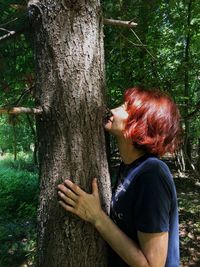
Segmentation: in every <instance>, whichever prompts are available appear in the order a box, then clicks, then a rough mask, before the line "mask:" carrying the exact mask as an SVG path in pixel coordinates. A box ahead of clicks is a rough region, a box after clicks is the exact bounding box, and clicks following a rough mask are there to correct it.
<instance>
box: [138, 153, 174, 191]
mask: <svg viewBox="0 0 200 267" xmlns="http://www.w3.org/2000/svg"><path fill="white" fill-rule="evenodd" d="M137 180H138V181H139V182H142V183H146V184H152V183H162V184H163V183H164V184H167V185H168V186H170V187H171V186H172V185H173V176H172V173H171V171H170V169H169V167H168V166H167V164H166V163H165V162H164V161H162V160H161V159H159V158H157V157H153V156H152V157H149V158H147V159H146V160H145V162H144V164H143V165H142V166H141V168H140V170H139V171H138V173H137Z"/></svg>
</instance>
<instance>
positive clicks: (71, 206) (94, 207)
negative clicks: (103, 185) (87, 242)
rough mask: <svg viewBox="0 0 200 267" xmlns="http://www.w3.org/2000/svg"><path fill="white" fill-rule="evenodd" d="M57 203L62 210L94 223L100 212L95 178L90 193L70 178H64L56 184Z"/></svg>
mask: <svg viewBox="0 0 200 267" xmlns="http://www.w3.org/2000/svg"><path fill="white" fill-rule="evenodd" d="M58 189H59V191H58V195H59V197H60V199H61V200H60V201H59V204H60V205H61V206H62V207H63V208H64V210H66V211H69V212H71V213H73V214H75V215H77V216H78V217H80V218H81V219H83V220H85V221H87V222H90V223H92V224H93V225H95V224H96V222H97V221H98V218H99V216H100V215H101V213H102V209H101V205H100V198H99V191H98V185H97V179H96V178H95V179H94V180H93V181H92V194H88V193H86V192H85V191H83V190H82V189H81V188H80V187H79V186H78V185H76V184H74V183H73V182H72V181H70V180H65V181H64V183H63V184H59V185H58Z"/></svg>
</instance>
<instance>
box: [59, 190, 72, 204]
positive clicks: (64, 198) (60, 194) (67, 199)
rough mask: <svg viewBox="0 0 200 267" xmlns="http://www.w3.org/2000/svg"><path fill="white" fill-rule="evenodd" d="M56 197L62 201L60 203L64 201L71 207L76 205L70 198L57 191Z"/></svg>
mask: <svg viewBox="0 0 200 267" xmlns="http://www.w3.org/2000/svg"><path fill="white" fill-rule="evenodd" d="M58 195H59V197H60V198H61V199H62V201H64V202H65V203H67V204H69V205H71V206H72V207H74V206H75V205H76V203H75V201H74V200H72V199H71V198H69V197H67V196H66V195H65V194H63V193H62V192H61V191H58Z"/></svg>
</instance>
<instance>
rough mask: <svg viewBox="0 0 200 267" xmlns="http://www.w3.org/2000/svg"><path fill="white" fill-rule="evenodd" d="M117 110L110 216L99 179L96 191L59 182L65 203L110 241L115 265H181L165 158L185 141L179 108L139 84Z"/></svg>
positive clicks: (110, 127) (111, 126)
mask: <svg viewBox="0 0 200 267" xmlns="http://www.w3.org/2000/svg"><path fill="white" fill-rule="evenodd" d="M111 113H112V114H111V117H109V119H108V120H107V122H106V123H105V129H106V130H107V131H108V132H110V133H111V134H113V135H114V136H115V137H116V139H117V142H118V147H119V152H120V156H121V159H122V164H121V166H120V175H119V179H118V185H116V186H115V188H114V192H113V197H112V201H111V213H110V217H108V216H107V215H106V213H105V212H104V211H103V210H102V209H101V204H100V200H99V193H98V186H97V180H96V179H94V180H93V182H92V194H88V193H86V192H85V191H83V190H82V189H81V188H80V187H78V186H77V185H76V184H74V183H72V182H71V181H70V180H66V181H65V182H64V183H63V184H60V185H59V186H58V188H59V191H58V194H59V197H60V201H59V203H60V205H61V206H62V207H63V208H64V209H65V210H66V211H68V212H72V213H74V214H76V215H77V216H79V217H80V218H81V219H83V220H85V221H88V222H90V223H91V224H92V225H93V226H94V227H95V228H96V229H97V231H98V232H99V233H100V235H101V236H102V237H103V238H104V240H105V241H106V242H107V243H108V244H109V245H110V250H109V266H112V267H124V266H134V267H136V266H138V267H143V266H145V267H146V266H147V267H150V266H151V267H161V266H162V267H163V266H165V267H178V266H179V237H178V207H177V197H176V190H175V186H174V182H173V178H172V175H171V173H170V171H169V169H168V167H167V165H166V164H165V163H164V162H163V161H161V160H160V159H159V156H162V155H164V154H165V153H166V152H170V153H173V152H174V151H175V149H176V148H177V146H178V144H179V143H180V134H181V128H180V122H179V120H180V116H179V111H178V109H177V107H176V105H175V104H174V102H173V101H172V99H171V98H170V97H169V96H168V95H166V94H165V93H163V92H161V91H158V90H154V89H153V90H146V89H143V88H140V87H134V88H131V89H128V90H127V91H126V92H125V94H124V103H123V105H121V106H119V107H117V108H115V109H113V110H111Z"/></svg>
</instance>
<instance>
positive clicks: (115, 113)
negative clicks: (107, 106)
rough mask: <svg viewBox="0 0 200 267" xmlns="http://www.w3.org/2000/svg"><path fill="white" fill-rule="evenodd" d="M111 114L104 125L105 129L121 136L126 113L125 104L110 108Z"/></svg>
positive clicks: (126, 116)
mask: <svg viewBox="0 0 200 267" xmlns="http://www.w3.org/2000/svg"><path fill="white" fill-rule="evenodd" d="M111 113H112V116H111V117H110V118H109V119H108V120H107V122H106V123H105V125H104V128H105V130H106V131H108V132H110V133H111V134H113V135H115V136H123V130H124V128H125V124H126V120H127V118H128V113H127V111H126V104H122V105H121V106H119V107H117V108H114V109H111Z"/></svg>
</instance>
